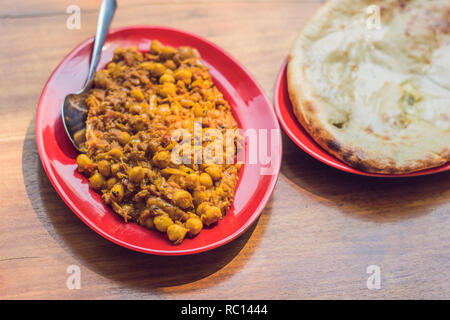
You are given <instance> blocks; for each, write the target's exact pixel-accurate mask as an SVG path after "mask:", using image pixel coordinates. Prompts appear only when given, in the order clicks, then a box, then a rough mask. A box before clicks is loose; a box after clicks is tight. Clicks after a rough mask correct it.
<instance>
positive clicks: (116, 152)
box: [108, 148, 123, 159]
mask: <svg viewBox="0 0 450 320" xmlns="http://www.w3.org/2000/svg"><path fill="white" fill-rule="evenodd" d="M108 154H109V155H110V156H111V157H113V158H116V159H119V158H120V157H121V156H122V155H123V152H122V150H120V149H119V148H112V149H111V150H109V151H108Z"/></svg>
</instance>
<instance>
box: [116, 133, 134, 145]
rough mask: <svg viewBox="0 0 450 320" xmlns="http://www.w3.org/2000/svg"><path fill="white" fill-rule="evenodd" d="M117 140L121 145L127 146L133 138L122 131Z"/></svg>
mask: <svg viewBox="0 0 450 320" xmlns="http://www.w3.org/2000/svg"><path fill="white" fill-rule="evenodd" d="M117 138H118V140H119V143H120V144H121V145H122V146H123V145H126V144H127V143H128V141H130V139H131V136H130V134H129V133H128V132H125V131H122V132H121V133H120V134H119V136H118V137H117Z"/></svg>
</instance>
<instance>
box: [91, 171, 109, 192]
mask: <svg viewBox="0 0 450 320" xmlns="http://www.w3.org/2000/svg"><path fill="white" fill-rule="evenodd" d="M89 184H90V185H91V187H92V189H95V190H100V189H102V188H103V187H104V186H105V178H103V176H102V175H101V174H100V173H98V172H96V173H94V174H93V175H92V176H91V177H90V178H89Z"/></svg>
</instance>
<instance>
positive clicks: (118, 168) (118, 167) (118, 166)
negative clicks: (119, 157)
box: [111, 163, 120, 176]
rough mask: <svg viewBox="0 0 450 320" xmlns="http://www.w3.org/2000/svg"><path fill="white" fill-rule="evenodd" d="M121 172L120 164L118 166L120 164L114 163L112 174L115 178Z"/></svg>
mask: <svg viewBox="0 0 450 320" xmlns="http://www.w3.org/2000/svg"><path fill="white" fill-rule="evenodd" d="M119 170H120V164H118V163H113V164H112V165H111V173H112V174H113V175H114V176H115V175H117V173H118V172H119Z"/></svg>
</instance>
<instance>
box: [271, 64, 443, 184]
mask: <svg viewBox="0 0 450 320" xmlns="http://www.w3.org/2000/svg"><path fill="white" fill-rule="evenodd" d="M288 62H289V58H286V59H285V60H284V62H283V64H282V66H281V68H280V71H279V73H278V76H277V79H276V82H275V87H274V93H273V104H274V109H275V113H276V115H277V118H278V121H279V122H280V124H281V127H282V128H283V130H284V132H286V134H287V135H288V137H289V138H290V139H291V140H292V141H293V142H294V143H295V144H296V145H297V146H299V147H300V148H301V149H302V150H303V151H305V152H306V153H307V154H309V155H310V156H312V157H313V158H315V159H317V160H319V161H321V162H323V163H325V164H327V165H329V166H331V167H333V168H336V169H339V170H341V171H344V172H349V173H352V174H356V175H362V176H368V177H378V178H404V177H418V176H425V175H431V174H436V173H440V172H445V171H448V170H450V162H447V163H446V164H444V165H442V166H439V167H435V168H430V169H426V170H421V171H417V172H412V173H406V174H381V173H370V172H364V171H361V170H357V169H355V168H352V167H350V166H349V165H347V164H345V163H344V162H342V161H341V160H339V159H337V158H336V157H334V156H333V155H331V154H330V153H328V152H327V151H326V150H325V149H323V148H322V147H321V146H320V145H319V144H317V143H316V142H315V141H314V140H313V139H312V137H311V136H310V135H309V134H308V132H306V130H305V129H304V128H303V126H302V125H301V124H300V123H299V122H298V120H297V118H296V117H295V115H294V113H293V110H292V105H291V102H290V100H289V94H288V90H287V77H286V75H287V65H288ZM286 95H287V99H286V98H285V97H286ZM283 98H284V99H283ZM285 100H287V103H285V102H284V101H285ZM294 130H301V131H302V133H301V134H298V133H296V132H294ZM306 140H307V141H308V142H309V143H312V144H313V145H314V149H317V150H319V151H316V150H314V149H313V148H311V147H309V146H308V145H307V144H306V143H305V142H306Z"/></svg>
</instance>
